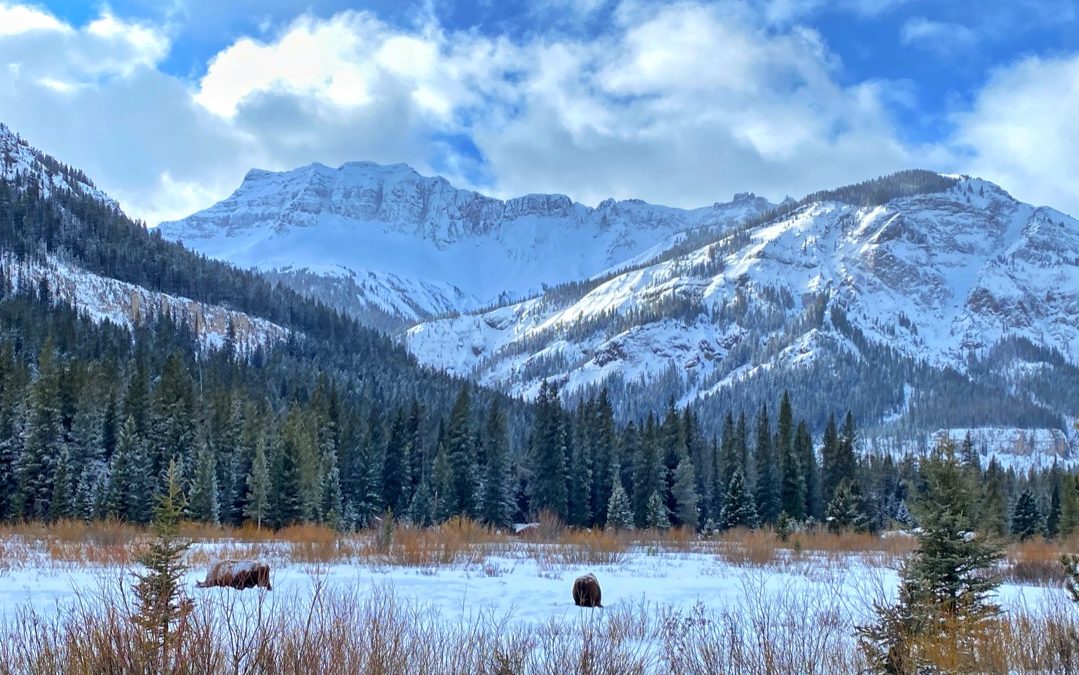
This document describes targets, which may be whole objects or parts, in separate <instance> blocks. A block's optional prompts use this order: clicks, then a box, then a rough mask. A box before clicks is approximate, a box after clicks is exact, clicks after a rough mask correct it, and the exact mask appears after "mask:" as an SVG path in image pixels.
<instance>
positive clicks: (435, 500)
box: [431, 443, 454, 523]
mask: <svg viewBox="0 0 1079 675" xmlns="http://www.w3.org/2000/svg"><path fill="white" fill-rule="evenodd" d="M431 475H432V479H433V486H434V492H433V494H432V495H431V514H432V516H433V518H434V521H435V522H438V523H441V522H443V521H445V520H449V518H450V517H452V516H453V514H454V510H453V498H452V494H453V469H452V468H451V467H450V460H449V453H447V452H446V446H445V445H443V444H442V443H439V444H438V450H437V451H436V452H435V463H434V466H433V467H432V468H431Z"/></svg>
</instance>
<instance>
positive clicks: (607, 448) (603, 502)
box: [589, 387, 625, 524]
mask: <svg viewBox="0 0 1079 675" xmlns="http://www.w3.org/2000/svg"><path fill="white" fill-rule="evenodd" d="M589 426H591V434H589V438H590V441H591V443H590V447H591V455H592V458H591V459H592V467H591V469H592V470H591V474H592V487H591V496H592V507H591V511H592V513H593V514H595V516H596V519H597V521H600V524H603V518H604V517H605V515H606V513H607V507H608V506H609V505H610V499H611V492H612V491H613V489H614V483H615V481H616V480H620V479H621V477H620V476H616V475H615V473H614V471H617V470H619V467H620V466H621V461H622V460H621V458H620V457H618V456H617V448H616V446H615V423H614V408H613V407H612V406H611V401H610V397H609V396H608V394H607V389H606V387H605V388H603V389H602V390H601V391H600V394H599V398H598V399H597V401H596V403H595V405H594V406H593V407H592V414H591V419H590V420H589ZM624 487H625V485H624V484H623V488H624Z"/></svg>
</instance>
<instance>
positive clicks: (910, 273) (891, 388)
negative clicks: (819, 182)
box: [406, 172, 1079, 433]
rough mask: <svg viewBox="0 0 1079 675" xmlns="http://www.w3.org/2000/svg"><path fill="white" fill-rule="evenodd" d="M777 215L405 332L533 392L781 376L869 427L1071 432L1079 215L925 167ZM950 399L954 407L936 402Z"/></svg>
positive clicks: (651, 394) (1078, 335)
mask: <svg viewBox="0 0 1079 675" xmlns="http://www.w3.org/2000/svg"><path fill="white" fill-rule="evenodd" d="M780 213H781V214H782V215H778V216H777V217H775V218H772V219H761V220H763V221H764V222H759V223H753V224H752V226H746V227H743V228H736V229H735V230H732V231H731V232H729V233H728V234H726V235H725V236H722V237H717V238H716V239H715V240H714V241H711V242H707V243H704V244H703V245H701V246H699V247H696V248H694V247H681V248H680V249H675V250H673V251H671V252H669V253H667V254H666V255H660V256H658V257H657V258H656V259H655V260H653V261H652V262H648V263H642V264H638V265H636V266H634V267H632V268H629V269H626V270H625V271H623V272H621V273H613V274H608V275H603V276H600V277H598V278H595V279H593V280H592V281H591V282H590V283H587V284H578V285H575V286H574V287H563V288H555V289H551V290H550V291H548V292H547V293H546V294H544V295H542V296H539V297H536V298H531V299H528V300H525V301H523V302H518V303H514V304H507V305H505V306H501V307H498V308H495V309H492V310H490V311H485V312H482V313H474V314H469V315H464V316H458V317H450V318H445V319H441V320H435V321H431V322H426V323H423V324H420V325H418V326H415V327H413V328H412V329H410V330H409V331H408V334H407V338H406V340H407V344H408V346H409V349H410V350H411V351H412V352H413V353H414V354H416V356H417V357H418V358H419V359H420V360H421V361H422V362H425V363H428V364H430V365H433V366H437V367H440V368H445V369H447V370H449V371H451V372H453V373H456V374H459V375H463V376H470V377H475V378H476V379H478V380H479V381H480V382H481V383H483V384H487V385H490V386H494V387H498V388H501V389H503V390H506V391H508V392H512V393H515V394H520V395H523V396H526V397H530V396H533V395H535V393H536V392H537V390H538V388H539V384H540V382H541V380H542V379H544V378H550V379H553V380H556V381H558V382H559V383H560V384H561V385H562V388H563V391H564V392H566V393H567V394H568V395H570V396H571V397H572V395H573V394H575V393H578V392H585V391H588V390H590V389H591V390H594V389H595V388H596V387H598V386H608V387H611V388H612V390H614V391H617V392H622V393H623V394H625V393H626V392H632V395H623V396H621V397H620V398H621V399H622V400H624V401H628V400H633V401H634V403H633V404H632V405H630V404H626V406H625V409H624V411H623V412H624V413H626V414H627V415H630V416H633V415H634V414H638V413H641V412H644V411H646V410H647V409H648V407H649V406H656V405H658V406H662V405H663V403H664V401H665V400H666V398H667V397H673V398H674V399H675V400H676V401H677V402H679V403H681V404H688V403H693V402H696V403H701V404H706V408H707V404H709V403H710V404H713V405H715V406H716V407H715V410H716V411H717V412H719V411H721V410H722V409H723V408H724V407H727V409H729V407H730V406H731V405H736V404H737V402H732V396H734V395H738V396H740V397H742V398H743V399H744V398H747V397H752V396H754V395H757V394H759V395H760V399H761V400H770V401H775V400H777V398H778V396H777V391H780V390H782V389H783V388H787V387H790V388H801V389H802V393H803V394H804V396H806V397H808V396H814V397H816V399H818V403H817V406H816V407H817V408H818V409H819V410H820V414H821V415H823V414H825V412H826V411H827V410H828V409H829V407H831V408H832V409H833V410H834V409H835V408H839V407H847V406H848V403H847V400H848V399H858V400H859V401H860V403H861V404H862V409H861V410H859V412H860V413H861V418H862V419H863V420H865V421H866V422H867V423H873V422H874V421H877V422H880V423H892V424H894V425H910V424H914V425H917V426H921V427H923V428H926V429H928V428H929V426H930V425H933V424H936V425H938V426H937V427H935V428H940V427H956V426H982V425H986V423H989V424H1001V423H1002V424H1003V425H1004V426H1011V425H1013V424H1014V425H1015V426H1032V425H1031V424H1029V423H1028V424H1024V423H1021V422H1023V420H1026V421H1027V422H1032V421H1033V419H1027V418H1033V417H1038V418H1039V422H1046V423H1045V426H1047V427H1061V428H1063V427H1065V426H1067V425H1066V424H1064V423H1063V418H1062V417H1061V415H1062V414H1063V415H1065V416H1071V415H1075V412H1076V409H1077V408H1079V378H1077V374H1079V370H1077V369H1076V366H1077V364H1079V221H1076V220H1075V219H1073V218H1071V217H1069V216H1067V215H1065V214H1063V213H1061V212H1059V211H1055V210H1053V209H1049V208H1035V207H1033V206H1030V205H1027V204H1023V203H1021V202H1018V201H1017V200H1015V199H1013V198H1012V197H1011V196H1010V195H1008V194H1007V193H1006V192H1005V191H1004V190H1002V189H1001V188H999V187H997V186H996V185H993V184H991V183H989V182H986V181H983V180H979V179H975V178H969V177H965V176H964V177H945V176H940V175H937V174H929V173H928V172H904V173H902V174H897V176H894V177H890V178H888V179H882V180H880V181H875V182H871V183H867V184H863V185H862V186H855V187H854V188H849V189H846V190H839V191H836V192H834V193H822V194H820V195H816V196H813V197H810V198H807V199H805V200H802V201H801V202H799V203H798V204H797V205H788V206H786V207H784V208H782V209H780ZM1049 375H1052V377H1053V383H1052V384H1050V383H1049V379H1048V378H1049ZM735 384H738V385H739V386H738V387H737V391H736V389H735V388H734V386H733V385H735ZM822 387H823V388H822ZM1072 388H1074V389H1072ZM1065 391H1071V393H1073V394H1075V397H1074V398H1072V399H1071V403H1070V404H1068V403H1066V402H1065V401H1064V398H1065V397H1064V392H1065ZM947 392H951V393H950V394H949V393H947ZM833 394H834V396H835V399H836V400H834V401H831V402H829V401H828V400H827V399H828V398H829V397H830V396H832V395H833ZM642 398H643V399H644V400H643V401H642ZM930 400H932V401H936V402H937V403H930ZM974 401H978V402H979V403H977V404H975V403H974ZM941 402H945V403H944V404H943V405H954V406H956V416H955V417H953V418H949V417H948V416H947V414H946V412H947V411H945V410H940V409H937V410H931V411H929V412H927V410H926V409H927V408H939V407H940V405H942V403H941ZM805 405H806V402H803V407H802V409H803V410H804V409H806V408H805ZM964 406H966V407H965V408H964ZM978 406H982V407H983V408H984V409H976V408H978ZM959 408H963V410H962V411H961V412H960V411H959ZM810 409H812V405H811V404H810ZM1042 413H1045V414H1044V415H1042ZM994 415H995V416H996V418H995V419H994ZM1024 415H1025V416H1026V417H1023V416H1024ZM1054 416H1055V417H1054ZM938 418H939V419H938ZM1054 420H1055V421H1054ZM1069 433H1070V431H1069Z"/></svg>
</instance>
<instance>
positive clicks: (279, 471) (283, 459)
mask: <svg viewBox="0 0 1079 675" xmlns="http://www.w3.org/2000/svg"><path fill="white" fill-rule="evenodd" d="M267 515H268V518H267V520H269V521H270V524H271V525H272V526H273V527H274V528H275V529H278V528H282V527H287V526H289V525H293V524H295V523H297V522H299V520H300V517H301V515H302V501H301V497H300V469H299V467H298V466H297V462H296V457H295V455H294V454H293V452H292V451H291V449H290V448H289V447H287V446H286V444H285V443H280V442H279V443H276V444H275V445H274V448H273V459H272V460H271V464H270V501H269V509H268V514H267Z"/></svg>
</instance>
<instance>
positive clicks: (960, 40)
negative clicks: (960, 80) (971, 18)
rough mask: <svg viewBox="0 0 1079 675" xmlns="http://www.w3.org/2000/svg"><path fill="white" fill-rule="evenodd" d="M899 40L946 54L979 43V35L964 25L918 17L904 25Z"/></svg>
mask: <svg viewBox="0 0 1079 675" xmlns="http://www.w3.org/2000/svg"><path fill="white" fill-rule="evenodd" d="M899 40H900V42H902V43H903V44H904V45H907V46H916V47H921V48H924V49H928V50H930V51H934V52H938V53H941V54H946V53H949V52H952V51H954V50H956V49H957V48H966V47H970V46H971V45H973V44H974V43H975V42H977V41H978V33H977V32H975V31H974V30H973V29H972V28H970V27H968V26H964V25H962V24H958V23H951V22H947V21H933V20H932V19H928V18H926V17H924V16H916V17H912V18H910V19H908V20H907V21H905V22H904V23H903V26H902V27H901V28H900V29H899Z"/></svg>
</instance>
